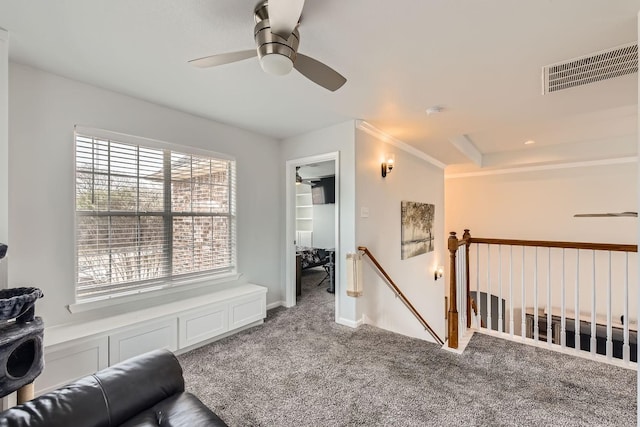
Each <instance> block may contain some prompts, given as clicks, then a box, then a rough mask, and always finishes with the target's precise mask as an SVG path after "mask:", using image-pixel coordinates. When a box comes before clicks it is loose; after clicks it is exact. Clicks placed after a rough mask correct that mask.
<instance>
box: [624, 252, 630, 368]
mask: <svg viewBox="0 0 640 427" xmlns="http://www.w3.org/2000/svg"><path fill="white" fill-rule="evenodd" d="M622 318H623V322H624V325H623V328H624V329H623V330H624V343H623V344H622V359H623V360H624V361H625V362H628V361H629V355H630V348H629V252H625V253H624V313H623V317H622Z"/></svg>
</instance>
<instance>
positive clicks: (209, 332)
mask: <svg viewBox="0 0 640 427" xmlns="http://www.w3.org/2000/svg"><path fill="white" fill-rule="evenodd" d="M266 295H267V289H266V288H265V287H263V286H258V285H253V284H246V285H241V286H236V287H233V288H227V289H224V290H221V291H218V292H215V293H211V294H208V295H206V296H203V297H198V298H197V299H196V298H192V299H187V300H182V301H178V302H174V303H171V304H166V305H163V306H159V307H154V308H150V309H146V310H142V311H139V312H136V313H129V314H127V315H119V316H114V317H113V318H108V319H100V321H95V322H89V323H84V324H82V325H75V326H58V327H53V328H49V329H45V356H44V358H45V368H44V371H43V373H42V374H41V375H40V376H39V377H38V378H37V379H36V381H35V389H36V394H42V393H46V392H48V391H51V390H54V389H56V388H58V387H60V386H63V385H65V384H68V383H69V382H71V381H74V380H76V379H78V378H81V377H84V376H86V375H89V374H92V373H94V372H96V371H98V370H100V369H104V368H106V367H107V366H110V365H113V364H115V363H118V362H120V361H123V360H126V359H128V358H130V357H133V356H137V355H139V354H142V353H145V352H147V351H151V350H155V349H160V348H165V349H168V350H171V351H173V352H176V353H181V352H185V351H188V350H191V349H193V348H196V347H198V346H201V345H204V344H206V343H209V342H211V341H213V340H215V339H218V338H221V337H223V336H227V335H230V334H232V333H234V332H237V331H240V330H242V329H245V328H247V327H251V326H255V325H258V324H260V323H262V322H263V320H264V318H265V317H266V315H267V310H266V302H267V297H266ZM132 319H135V320H133V321H132Z"/></svg>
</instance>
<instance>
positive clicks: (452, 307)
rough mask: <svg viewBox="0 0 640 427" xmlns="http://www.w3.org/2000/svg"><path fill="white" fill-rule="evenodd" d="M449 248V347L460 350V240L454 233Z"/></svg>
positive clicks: (450, 238)
mask: <svg viewBox="0 0 640 427" xmlns="http://www.w3.org/2000/svg"><path fill="white" fill-rule="evenodd" d="M448 246H449V316H448V321H449V322H448V323H449V347H450V348H458V308H457V307H458V303H457V297H456V252H457V250H458V238H457V237H456V232H455V231H452V232H451V233H450V235H449V240H448Z"/></svg>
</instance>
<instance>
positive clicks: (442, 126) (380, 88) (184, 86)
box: [0, 0, 640, 166]
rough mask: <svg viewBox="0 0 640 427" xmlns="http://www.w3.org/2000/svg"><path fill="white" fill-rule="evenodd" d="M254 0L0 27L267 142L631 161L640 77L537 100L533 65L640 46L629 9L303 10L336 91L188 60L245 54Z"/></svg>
mask: <svg viewBox="0 0 640 427" xmlns="http://www.w3.org/2000/svg"><path fill="white" fill-rule="evenodd" d="M256 2H257V0H233V1H231V0H179V1H177V0H135V1H131V0H56V1H51V0H28V1H27V0H2V2H0V27H2V28H5V29H6V30H8V31H9V36H10V58H11V59H12V60H13V61H16V62H20V63H23V64H28V65H32V66H35V67H38V68H41V69H44V70H48V71H51V72H54V73H56V74H60V75H63V76H67V77H70V78H73V79H77V80H80V81H84V82H87V83H90V84H93V85H97V86H100V87H103V88H107V89H111V90H114V91H117V92H121V93H124V94H128V95H132V96H136V97H139V98H142V99H146V100H149V101H152V102H155V103H158V104H161V105H166V106H169V107H172V108H176V109H179V110H182V111H186V112H189V113H192V114H196V115H199V116H202V117H207V118H211V119H214V120H217V121H221V122H225V123H229V124H232V125H235V126H238V127H242V128H245V129H249V130H253V131H255V132H258V133H262V134H266V135H270V136H273V137H275V138H286V137H290V136H293V135H297V134H301V133H305V132H307V131H310V130H313V129H318V128H322V127H326V126H328V125H331V124H334V123H338V122H342V121H345V120H348V119H363V120H366V121H368V122H369V123H370V124H372V125H374V126H375V127H377V128H379V129H380V130H382V131H384V132H386V133H388V134H390V135H392V136H393V137H395V138H397V139H399V140H402V141H404V142H406V143H408V144H410V145H412V146H414V147H416V148H418V149H420V150H422V151H424V152H425V153H427V154H429V155H431V156H433V157H435V158H436V159H438V160H440V161H442V162H444V163H447V164H456V163H465V162H468V159H467V158H466V157H465V156H464V155H463V154H462V153H461V152H460V151H458V150H457V149H456V148H455V147H454V146H453V145H452V144H451V143H450V142H449V140H450V139H452V138H455V137H459V136H460V135H467V136H468V137H469V139H470V140H471V141H472V142H473V144H474V145H475V146H476V147H477V148H478V149H479V150H480V152H481V153H482V154H483V155H484V159H485V164H487V165H489V166H492V165H501V164H516V163H518V164H521V163H532V162H535V161H547V162H548V161H567V160H575V159H581V160H584V159H588V158H593V159H596V158H603V157H616V156H623V155H634V154H635V152H636V148H635V147H636V141H637V136H636V135H637V123H636V122H637V99H638V91H637V78H638V77H637V74H634V75H630V76H624V77H619V78H616V79H612V80H609V81H605V82H599V83H595V84H591V85H588V86H583V87H578V88H573V89H569V90H565V91H562V92H558V93H554V94H551V95H545V96H542V95H541V67H542V66H544V65H548V64H551V63H555V62H559V61H563V60H566V59H570V58H573V57H576V56H581V55H584V54H589V53H592V52H596V51H599V50H602V49H607V48H610V47H615V46H618V45H621V44H625V43H629V42H633V41H635V40H637V35H638V31H637V12H638V11H639V10H640V0H614V1H606V0H527V1H525V0H521V1H514V0H483V1H478V0H456V1H444V0H422V1H416V0H394V1H389V0H387V1H380V0H350V1H338V0H307V1H306V4H305V8H304V11H303V16H302V23H301V25H300V35H301V37H300V38H301V41H300V48H299V51H300V52H302V53H304V54H306V55H309V56H312V57H314V58H316V59H318V60H320V61H323V62H325V63H326V64H328V65H329V66H331V67H333V68H335V69H336V70H337V71H339V72H340V73H342V74H343V75H344V76H345V77H347V79H348V81H347V83H346V85H345V86H344V87H342V88H341V89H339V90H338V91H337V92H335V93H332V92H329V91H327V90H325V89H323V88H321V87H319V86H316V85H315V84H313V83H311V82H310V81H308V80H306V79H305V78H304V77H303V76H301V75H300V74H298V73H297V72H293V73H291V74H290V75H287V76H284V77H275V76H271V75H267V74H265V73H264V72H263V71H262V70H261V68H260V66H259V64H258V62H257V60H256V59H249V60H246V61H242V62H238V63H234V64H227V65H224V66H220V67H217V68H212V69H196V68H194V67H192V66H190V65H188V64H187V61H188V60H189V59H193V58H198V57H202V56H206V55H211V54H214V53H223V52H229V51H235V50H244V49H250V48H252V47H254V42H253V25H254V21H253V15H252V12H253V8H254V6H255V3H256ZM434 105H439V106H442V107H444V109H445V111H444V112H443V113H441V114H438V115H432V116H428V115H427V114H426V113H425V109H426V108H428V107H431V106H434ZM529 139H534V140H535V141H536V142H537V143H536V144H535V145H533V146H526V147H525V146H524V145H523V143H524V141H526V140H529ZM541 159H542V160H541Z"/></svg>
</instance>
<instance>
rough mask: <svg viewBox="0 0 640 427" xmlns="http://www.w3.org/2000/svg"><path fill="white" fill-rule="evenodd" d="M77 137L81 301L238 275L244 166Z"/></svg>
mask: <svg viewBox="0 0 640 427" xmlns="http://www.w3.org/2000/svg"><path fill="white" fill-rule="evenodd" d="M173 148H175V147H173V146H169V145H167V144H163V143H159V142H156V141H150V140H147V139H143V138H136V137H130V136H127V135H120V134H113V135H112V134H111V133H110V132H105V131H101V130H83V129H80V128H79V127H76V133H75V156H76V157H75V173H76V192H75V195H76V227H75V228H76V300H77V301H78V302H83V301H87V300H98V299H103V298H108V297H111V296H115V295H123V294H130V293H137V292H141V291H146V290H154V289H159V288H163V287H169V286H174V285H177V284H180V283H186V282H187V281H189V279H197V278H200V277H202V278H204V277H207V278H208V277H211V276H215V275H220V274H224V273H229V272H234V271H235V247H236V238H235V236H236V233H235V161H233V160H231V159H225V158H217V157H213V156H212V155H211V153H206V152H202V151H200V152H196V151H195V150H187V149H186V148H185V147H181V148H179V149H178V150H174V149H173Z"/></svg>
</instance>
